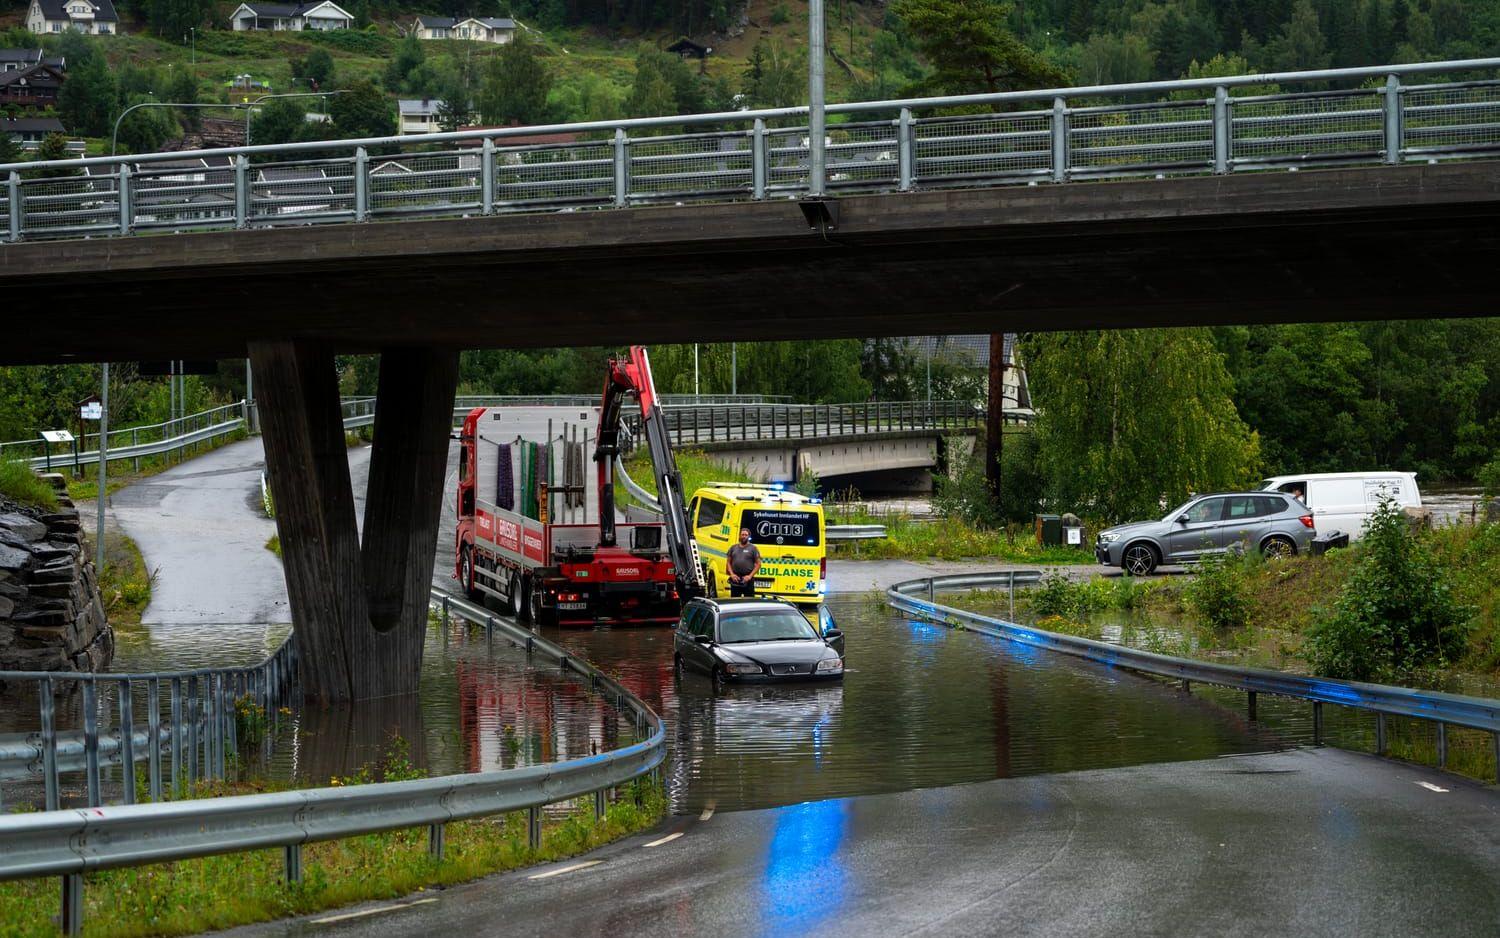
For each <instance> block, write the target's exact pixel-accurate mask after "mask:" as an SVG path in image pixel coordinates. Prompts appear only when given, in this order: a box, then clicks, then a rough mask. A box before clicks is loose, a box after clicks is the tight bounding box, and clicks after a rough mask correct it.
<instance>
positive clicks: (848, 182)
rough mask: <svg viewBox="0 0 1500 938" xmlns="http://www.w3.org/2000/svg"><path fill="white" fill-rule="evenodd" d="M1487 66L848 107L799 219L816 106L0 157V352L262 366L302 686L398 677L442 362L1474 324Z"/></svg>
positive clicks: (1486, 240)
mask: <svg viewBox="0 0 1500 938" xmlns="http://www.w3.org/2000/svg"><path fill="white" fill-rule="evenodd" d="M1497 71H1500V60H1476V61H1466V62H1451V63H1423V64H1412V65H1391V66H1378V67H1374V68H1367V69H1349V70H1339V71H1323V72H1309V73H1291V74H1280V75H1247V76H1239V77H1233V78H1215V79H1207V80H1202V81H1190V82H1165V83H1148V84H1142V85H1125V86H1113V87H1090V88H1075V89H1052V90H1047V91H1039V92H1024V93H1014V94H1001V95H981V96H973V97H968V98H945V99H920V100H906V101H885V102H863V103H855V104H846V105H837V106H834V107H832V108H830V112H831V113H832V114H833V116H834V118H835V123H834V124H833V125H831V126H830V130H829V138H830V140H831V145H830V147H829V152H830V154H831V156H830V160H829V163H828V172H829V180H830V187H829V188H830V192H831V196H830V197H828V198H818V199H805V198H799V196H802V195H804V194H805V193H806V191H807V166H808V154H807V144H806V136H807V132H806V130H805V128H804V127H803V126H802V125H801V120H802V118H803V116H804V115H805V114H806V109H805V108H790V109H783V110H778V111H761V112H736V113H732V114H718V115H695V116H686V117H683V116H674V117H661V118H651V119H644V120H635V121H623V122H618V123H608V124H585V125H576V126H573V127H559V128H545V129H546V130H558V131H565V132H571V133H574V134H576V135H577V141H578V142H576V143H574V144H567V145H559V146H555V147H542V148H536V147H520V146H508V145H507V142H506V139H507V137H508V136H513V135H514V133H515V131H508V130H497V131H485V132H483V133H480V134H468V133H463V134H439V135H431V136H427V137H424V138H423V139H422V140H421V141H420V143H419V145H420V147H421V148H422V150H421V152H420V153H416V152H407V153H403V152H396V153H395V154H394V155H389V156H388V155H387V154H386V150H387V149H389V148H395V150H396V151H399V150H400V148H401V147H403V146H413V144H412V143H411V141H409V140H402V139H399V138H393V139H389V140H357V141H342V142H318V143H307V144H292V145H288V146H283V147H251V148H243V149H239V150H221V151H200V152H192V153H176V154H144V155H135V156H130V157H123V158H102V157H101V158H93V159H86V160H69V161H58V162H56V163H38V164H25V165H24V166H20V165H17V166H0V177H6V186H5V188H4V198H3V200H0V204H3V211H0V219H4V224H5V228H4V229H3V234H4V237H5V238H6V239H7V243H5V244H4V246H3V247H0V290H4V295H5V297H6V299H7V302H8V304H9V307H10V308H15V309H51V310H66V311H67V313H68V315H66V316H50V317H39V318H37V319H34V320H32V321H30V322H28V328H27V341H26V342H25V343H13V344H11V345H10V346H7V347H6V348H5V349H4V350H3V351H0V361H3V362H4V363H6V364H22V363H44V362H61V361H75V360H99V359H104V358H110V359H136V358H139V359H160V358H163V357H181V358H213V357H238V356H243V355H246V354H247V352H248V355H249V357H250V359H251V360H252V362H253V365H254V370H255V376H256V386H257V388H258V389H260V391H261V394H260V398H261V400H260V402H259V403H260V407H261V414H262V417H263V423H264V428H265V441H266V452H267V462H268V465H269V467H270V470H271V475H272V477H273V479H277V480H284V481H280V482H278V483H277V485H278V489H277V491H276V492H275V493H274V494H275V497H276V503H277V507H278V525H279V527H280V532H281V540H282V544H283V548H284V550H285V559H286V571H287V578H288V583H289V587H290V593H291V601H292V606H293V611H294V614H295V615H296V618H297V620H298V622H299V623H301V624H302V627H303V632H304V634H306V635H309V636H311V637H310V638H309V643H308V645H307V651H308V658H309V660H310V661H315V662H320V663H321V662H324V661H327V662H330V664H329V665H328V669H327V670H326V672H318V671H314V673H310V674H309V685H310V692H311V693H312V695H313V696H315V697H323V698H327V699H337V698H342V697H346V696H350V695H352V694H354V693H355V691H354V690H353V688H356V687H358V688H363V689H364V691H362V692H368V693H371V694H373V695H377V696H378V695H380V694H383V693H395V692H399V691H401V690H409V689H411V687H413V686H414V682H415V671H414V670H411V669H408V668H406V667H404V666H401V667H391V666H389V665H390V664H391V663H392V662H403V661H407V660H410V659H412V658H419V657H420V650H421V647H420V644H419V643H418V642H417V637H418V635H419V629H420V624H421V619H422V616H423V614H424V609H425V604H426V595H427V594H426V584H427V581H428V579H429V577H430V574H431V563H432V556H433V551H432V545H433V538H434V537H435V533H436V524H437V512H438V492H439V487H440V484H441V480H442V470H443V465H444V460H445V458H446V435H447V432H448V429H449V419H450V414H449V411H448V406H449V404H450V402H451V401H452V398H453V393H454V389H455V385H456V382H457V350H458V349H460V348H470V347H478V346H508V347H520V346H548V345H558V344H580V343H585V342H586V343H588V344H623V343H626V342H638V343H641V342H643V343H654V342H672V341H683V340H685V339H687V338H689V337H691V338H692V339H695V340H704V341H727V340H764V339H788V338H796V337H800V336H817V337H819V338H826V337H838V336H875V335H908V334H913V333H919V334H945V333H955V332H997V331H1018V330H1045V329H1074V328H1124V327H1140V326H1170V325H1206V324H1230V323H1254V322H1285V321H1294V320H1330V319H1368V318H1375V317H1422V316H1434V317H1436V316H1443V317H1451V316H1464V315H1489V314H1491V313H1492V312H1493V297H1494V289H1493V283H1492V280H1493V278H1492V276H1491V274H1490V269H1491V267H1492V264H1493V258H1494V257H1495V255H1496V251H1497V249H1500V226H1497V224H1496V222H1497V220H1500V185H1497V173H1496V164H1495V163H1494V162H1492V160H1493V159H1494V158H1495V157H1496V156H1500V83H1497V82H1496V81H1495V80H1494V76H1495V74H1496V72H1497ZM1476 76H1477V77H1479V78H1480V79H1481V80H1478V81H1474V80H1471V79H1474V78H1475V77H1476ZM1371 79H1383V81H1384V83H1383V84H1381V85H1379V86H1378V87H1368V84H1369V82H1370V80H1371ZM1268 84H1276V85H1277V86H1278V92H1277V93H1276V94H1272V95H1257V96H1253V97H1245V98H1234V97H1232V95H1231V92H1235V91H1238V90H1240V89H1255V88H1257V87H1263V86H1265V85H1268ZM1121 99H1124V100H1126V101H1127V103H1126V104H1124V105H1122V104H1119V103H1118V101H1119V100H1121ZM955 106H963V107H964V108H965V109H966V110H967V111H971V112H973V111H982V112H981V113H966V114H964V115H963V116H962V117H959V118H952V117H945V116H942V115H941V109H942V108H947V107H955ZM929 115H931V116H929ZM840 120H843V121H844V122H843V123H839V122H838V121H840ZM683 127H690V128H692V129H693V131H694V132H693V133H687V134H684V133H681V132H679V131H680V129H681V128H683ZM526 132H527V133H536V132H538V129H537V128H527V129H526ZM434 145H437V146H448V147H451V148H452V149H451V150H448V151H436V152H435V151H433V150H432V149H431V148H432V147H433V146H434ZM377 148H378V149H377ZM330 154H332V157H331V158H330ZM377 155H378V156H379V158H378V159H377V158H376V157H377ZM267 159H270V160H275V161H276V162H277V163H278V164H280V165H281V166H283V167H288V166H290V167H292V168H293V169H296V170H298V171H297V172H291V173H278V174H274V175H275V178H269V177H267V176H266V175H265V174H264V173H261V172H260V171H259V170H258V169H257V168H256V167H257V166H259V165H260V161H262V160H267ZM403 160H405V162H404V163H403V162H402V161H403ZM398 164H399V169H396V168H393V167H396V166H397V165H398ZM22 169H25V170H26V171H27V172H28V173H30V174H31V175H28V176H27V177H26V178H22V176H21V175H20V172H21V170H22ZM1308 170H1316V171H1315V172H1314V171H1308ZM1105 180H1109V181H1108V182H1105ZM584 209H589V210H584ZM592 209H601V210H598V211H594V210H592ZM397 219H412V220H406V221H402V222H401V223H400V224H395V223H391V224H385V223H378V222H384V221H395V220H397ZM147 233H155V234H157V236H152V237H145V236H142V235H145V234H147ZM1418 272H1419V273H1418ZM497 284H499V285H503V288H497ZM357 351H379V352H381V353H382V359H381V373H380V379H379V390H378V398H379V400H380V402H381V403H380V407H379V409H378V413H377V417H376V440H377V442H376V446H375V452H374V455H373V457H372V465H371V473H370V505H371V511H370V513H369V516H368V517H367V519H366V525H365V529H364V534H363V539H362V540H361V537H360V535H359V534H358V533H357V532H356V528H355V523H354V514H353V509H352V504H353V499H352V496H351V494H350V490H349V478H348V471H347V465H346V463H345V453H344V445H343V428H342V425H341V424H340V421H339V408H338V404H339V401H338V394H337V388H336V386H335V383H334V372H333V355H334V354H335V352H357ZM320 666H321V665H320Z"/></svg>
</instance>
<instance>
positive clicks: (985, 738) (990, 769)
mask: <svg viewBox="0 0 1500 938" xmlns="http://www.w3.org/2000/svg"><path fill="white" fill-rule="evenodd" d="M835 615H836V617H837V619H838V622H839V625H840V627H841V628H842V629H843V630H844V631H845V633H846V635H847V636H848V648H847V660H848V665H849V671H848V672H847V674H846V675H845V678H844V680H843V682H842V684H820V685H801V686H799V685H782V686H771V687H768V686H754V685H752V686H745V687H730V688H727V689H726V690H724V691H720V692H715V691H714V689H713V687H712V685H711V684H710V682H709V681H708V679H707V678H703V677H700V676H696V675H690V676H689V677H687V678H686V679H685V680H684V682H683V683H682V685H681V686H678V684H677V683H676V681H675V680H673V679H672V677H671V634H670V632H669V631H667V630H651V631H645V630H631V631H626V630H616V631H608V630H600V631H588V632H558V633H555V634H553V635H552V636H551V637H553V638H554V639H555V640H556V641H558V642H560V643H562V644H564V645H566V646H568V647H570V648H572V649H574V650H576V651H577V652H578V653H579V654H581V655H584V656H586V657H588V658H589V659H591V660H593V661H594V662H596V663H598V664H600V665H601V666H602V667H604V668H605V669H606V670H610V671H616V672H618V673H619V676H620V678H621V681H622V683H624V684H625V685H626V686H627V687H629V688H631V689H632V690H633V691H635V692H636V693H637V694H639V695H640V696H641V697H642V699H644V700H645V701H646V703H647V704H649V705H650V706H651V707H652V708H653V709H655V710H656V711H657V712H658V713H661V714H663V715H664V716H665V718H666V719H667V721H668V729H669V738H670V739H671V741H672V744H673V751H672V753H671V754H670V755H669V757H668V758H669V772H670V775H671V777H672V779H673V781H674V785H673V791H672V798H673V807H674V809H675V810H677V811H678V812H691V813H696V812H697V811H698V810H700V809H701V808H703V807H705V806H709V805H713V806H714V807H716V808H717V809H718V810H732V809H736V808H752V807H770V806H775V805H785V804H796V803H800V802H804V801H813V800H819V799H827V798H841V797H846V796H850V795H858V794H868V793H874V792H887V791H902V790H906V789H911V788H922V787H932V786H937V785H946V784H953V783H955V782H969V781H982V780H986V779H991V778H999V777H1009V776H1014V775H1028V774H1036V773H1040V772H1059V771H1072V770H1077V769H1088V768H1104V767H1110V766H1120V765H1131V764H1136V763H1141V762H1152V761H1169V760H1178V759H1196V758H1207V757H1212V756H1216V755H1220V754H1224V753H1232V752H1251V751H1260V750H1265V749H1273V748H1278V747H1281V746H1283V745H1285V743H1284V742H1283V741H1282V739H1281V738H1280V737H1279V736H1276V735H1275V734H1272V733H1269V732H1266V731H1264V730H1262V729H1261V728H1260V727H1258V726H1256V725H1255V724H1250V723H1247V721H1246V720H1245V719H1244V718H1243V717H1242V716H1241V715H1240V714H1238V713H1236V712H1235V711H1233V710H1231V709H1228V708H1225V707H1221V706H1219V705H1217V704H1215V703H1213V702H1211V701H1208V700H1205V699H1203V698H1201V697H1197V696H1191V695H1185V694H1182V693H1180V692H1178V691H1177V690H1176V689H1174V688H1172V687H1169V686H1167V685H1164V684H1161V683H1158V682H1155V681H1151V680H1147V679H1144V678H1141V677H1138V676H1136V675H1132V674H1129V673H1127V672H1121V671H1117V670H1115V669H1111V668H1108V667H1105V666H1102V665H1094V664H1090V663H1087V662H1081V661H1077V660H1074V659H1071V658H1067V657H1064V656H1061V655H1055V654H1051V653H1048V652H1045V651H1040V650H1038V649H1032V648H1025V647H1021V646H1016V645H1012V644H1010V643H1007V642H1002V641H998V640H994V639H990V638H986V637H984V636H979V635H975V634H973V633H963V632H953V631H951V630H949V629H947V628H945V627H941V626H934V625H930V624H926V623H920V622H913V621H910V620H908V619H906V618H904V617H903V616H900V615H898V614H897V613H895V612H893V611H892V610H890V609H888V608H886V607H884V606H879V605H876V604H874V603H871V602H869V601H868V600H854V601H844V602H839V603H837V605H836V610H835ZM1262 709H1263V710H1264V709H1265V707H1264V705H1263V707H1262Z"/></svg>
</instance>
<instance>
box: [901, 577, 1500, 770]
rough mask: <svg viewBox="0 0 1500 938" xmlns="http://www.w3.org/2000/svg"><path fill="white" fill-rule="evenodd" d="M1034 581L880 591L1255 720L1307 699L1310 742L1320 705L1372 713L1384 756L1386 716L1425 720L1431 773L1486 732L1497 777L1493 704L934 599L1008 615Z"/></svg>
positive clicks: (950, 582) (990, 580)
mask: <svg viewBox="0 0 1500 938" xmlns="http://www.w3.org/2000/svg"><path fill="white" fill-rule="evenodd" d="M1039 578H1040V573H1039V572H1038V571H1017V572H1015V573H1007V572H1000V573H981V574H963V575H958V576H935V577H926V578H923V579H919V580H907V581H906V582H904V583H897V584H896V585H895V586H892V587H891V588H890V589H889V590H887V591H886V603H887V604H888V605H890V606H892V607H894V608H896V609H899V610H901V611H902V612H906V613H910V614H912V615H915V616H918V617H920V618H922V619H925V620H929V621H932V622H939V623H942V624H944V625H948V626H955V625H957V626H961V627H962V628H964V629H966V630H968V631H971V632H980V633H983V634H985V635H990V636H993V637H995V638H1003V639H1006V640H1007V641H1012V642H1016V643H1018V644H1021V645H1027V646H1030V647H1033V648H1045V649H1048V650H1050V651H1056V652H1061V653H1063V654H1065V655H1073V656H1075V657H1078V658H1085V659H1088V660H1089V661H1097V662H1099V663H1101V664H1107V665H1109V666H1111V667H1118V668H1128V669H1130V670H1132V671H1139V672H1141V673H1143V674H1153V675H1157V676H1159V677H1165V678H1170V679H1173V680H1178V681H1181V682H1182V683H1183V685H1184V686H1187V685H1190V684H1191V683H1193V682H1197V683H1200V684H1213V685H1217V686H1220V687H1232V688H1235V689H1237V690H1242V691H1245V692H1246V693H1247V694H1248V695H1249V713H1250V718H1251V719H1255V707H1256V696H1257V695H1258V694H1272V695H1275V696H1278V697H1293V698H1298V699H1301V700H1307V701H1310V702H1311V703H1312V715H1313V741H1314V743H1321V741H1322V733H1323V705H1324V704H1335V705H1337V706H1340V707H1351V708H1354V709H1357V710H1366V711H1369V712H1372V713H1374V714H1375V748H1376V751H1377V752H1379V754H1381V755H1385V754H1386V751H1387V749H1386V717H1387V716H1401V717H1415V718H1417V719H1421V720H1429V721H1431V722H1432V723H1433V724H1434V725H1435V726H1436V727H1437V761H1438V767H1439V768H1446V766H1447V761H1448V737H1447V728H1448V727H1449V726H1463V727H1469V728H1471V729H1477V730H1484V731H1486V732H1488V733H1490V734H1491V739H1492V742H1493V747H1494V757H1495V767H1496V771H1497V772H1500V700H1491V699H1488V698H1484V697H1465V696H1461V695H1458V694H1444V693H1439V692H1437V691H1424V690H1415V689H1412V688H1409V687H1391V686H1388V685H1385V684H1364V683H1359V682H1355V681H1337V680H1333V679H1331V678H1318V677H1303V676H1301V675H1297V674H1287V673H1285V672H1282V671H1267V670H1264V669H1260V668H1243V667H1237V666H1234V665H1226V664H1213V663H1210V662H1206V661H1194V660H1193V659H1191V658H1174V657H1172V656H1170V655H1158V654H1155V653H1153V652H1149V651H1140V650H1137V649H1134V648H1126V647H1123V646H1120V645H1110V644H1106V643H1104V642H1096V641H1093V640H1091V639H1087V638H1079V637H1076V636H1073V635H1061V634H1058V633H1056V632H1048V631H1045V630H1043V629H1038V628H1034V627H1031V626H1026V625H1017V624H1016V623H1014V622H1007V621H1005V620H1004V619H998V618H995V617H994V616H987V615H983V614H982V613H977V612H970V611H968V610H965V609H959V608H957V607H954V606H945V605H943V604H941V603H939V602H938V601H937V594H938V593H939V592H948V591H954V590H963V589H974V588H996V587H1001V586H1007V585H1008V586H1009V587H1010V589H1011V590H1012V612H1011V615H1012V616H1014V615H1015V612H1014V588H1015V584H1016V583H1019V582H1032V583H1034V582H1036V581H1037V580H1038V579H1039Z"/></svg>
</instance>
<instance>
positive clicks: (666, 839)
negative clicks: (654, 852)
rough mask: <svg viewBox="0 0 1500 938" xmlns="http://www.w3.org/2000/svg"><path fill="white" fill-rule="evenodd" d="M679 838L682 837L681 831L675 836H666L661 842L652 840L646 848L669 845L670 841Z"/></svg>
mask: <svg viewBox="0 0 1500 938" xmlns="http://www.w3.org/2000/svg"><path fill="white" fill-rule="evenodd" d="M681 836H682V831H678V832H677V833H675V834H668V835H667V836H665V837H663V838H662V839H661V840H653V841H651V842H650V843H649V844H647V845H646V846H648V847H660V846H661V845H662V844H669V843H671V842H672V841H674V840H676V839H677V838H679V837H681Z"/></svg>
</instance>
